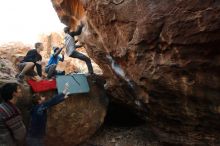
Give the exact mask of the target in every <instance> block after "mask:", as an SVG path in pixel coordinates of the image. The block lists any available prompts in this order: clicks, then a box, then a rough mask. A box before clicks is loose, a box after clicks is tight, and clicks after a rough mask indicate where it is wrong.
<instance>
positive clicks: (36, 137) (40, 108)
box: [27, 83, 69, 146]
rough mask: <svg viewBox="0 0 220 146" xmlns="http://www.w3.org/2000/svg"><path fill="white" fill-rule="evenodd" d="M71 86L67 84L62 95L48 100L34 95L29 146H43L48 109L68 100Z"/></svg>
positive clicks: (28, 137) (29, 129)
mask: <svg viewBox="0 0 220 146" xmlns="http://www.w3.org/2000/svg"><path fill="white" fill-rule="evenodd" d="M68 94H69V84H68V83H66V84H65V86H64V90H63V93H62V94H58V95H55V96H54V97H52V98H51V99H49V100H47V101H46V99H45V97H43V96H41V95H39V94H34V95H33V97H32V100H33V104H34V105H33V107H32V109H31V119H30V124H29V128H28V134H27V146H43V145H44V136H45V133H46V122H47V109H49V108H50V107H52V106H54V105H56V104H58V103H60V102H62V101H64V100H65V99H66V98H68Z"/></svg>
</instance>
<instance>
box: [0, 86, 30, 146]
mask: <svg viewBox="0 0 220 146" xmlns="http://www.w3.org/2000/svg"><path fill="white" fill-rule="evenodd" d="M21 95H22V94H21V89H20V88H19V86H18V84H17V83H7V84H5V85H4V86H3V87H2V89H1V98H2V99H3V102H2V103H1V104H0V146H21V145H24V140H25V136H26V128H25V125H24V123H23V121H22V117H21V112H20V110H19V109H18V108H17V107H16V106H15V104H16V102H17V100H18V98H20V97H21Z"/></svg>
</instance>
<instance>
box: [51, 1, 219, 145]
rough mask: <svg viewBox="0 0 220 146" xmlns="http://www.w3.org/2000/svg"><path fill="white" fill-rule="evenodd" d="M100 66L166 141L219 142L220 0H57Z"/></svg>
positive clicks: (118, 93) (116, 93)
mask: <svg viewBox="0 0 220 146" xmlns="http://www.w3.org/2000/svg"><path fill="white" fill-rule="evenodd" d="M51 1H52V3H53V5H54V8H55V10H56V11H57V13H58V16H59V18H60V19H61V21H62V22H63V23H65V24H67V25H69V26H71V27H72V28H73V29H74V28H75V26H76V24H78V23H79V22H78V21H80V20H82V21H83V22H84V23H85V24H86V25H85V27H84V29H83V33H82V35H81V36H80V38H79V39H80V41H81V42H82V43H85V45H86V49H87V52H88V54H89V56H90V57H92V58H93V60H94V61H95V62H96V63H97V64H98V65H99V66H100V67H101V69H102V70H103V73H104V74H103V75H104V76H105V78H106V79H107V84H106V87H107V88H108V91H110V93H111V95H112V97H113V99H115V100H116V101H120V102H122V103H124V104H128V105H130V106H131V107H133V108H134V109H136V110H137V111H138V114H140V115H141V116H142V117H143V118H145V119H147V121H148V122H149V126H151V127H152V128H153V129H154V130H153V131H154V132H155V133H156V134H157V136H158V139H159V140H160V141H161V142H164V144H186V145H187V144H188V145H193V144H203V145H204V144H210V145H217V144H219V143H220V141H219V138H218V137H219V136H220V133H219V130H220V123H219V120H220V110H219V109H220V108H219V107H220V99H219V97H220V76H219V74H220V70H219V66H220V51H219V50H220V49H219V46H220V15H219V13H220V2H219V1H213V0H206V1H204V0H202V1H201V0H173V1H171V0H155V1H151V0H135V1H134V0H103V1H100V0H51Z"/></svg>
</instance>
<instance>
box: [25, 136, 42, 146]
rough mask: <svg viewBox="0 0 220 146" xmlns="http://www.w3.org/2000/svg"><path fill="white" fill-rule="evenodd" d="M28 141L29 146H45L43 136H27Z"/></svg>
mask: <svg viewBox="0 0 220 146" xmlns="http://www.w3.org/2000/svg"><path fill="white" fill-rule="evenodd" d="M26 143H27V146H44V140H43V138H33V137H27V139H26Z"/></svg>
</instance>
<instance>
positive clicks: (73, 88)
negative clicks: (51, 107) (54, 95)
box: [56, 74, 90, 94]
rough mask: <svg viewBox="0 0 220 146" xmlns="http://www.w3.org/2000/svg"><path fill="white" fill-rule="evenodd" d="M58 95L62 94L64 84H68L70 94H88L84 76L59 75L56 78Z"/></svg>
mask: <svg viewBox="0 0 220 146" xmlns="http://www.w3.org/2000/svg"><path fill="white" fill-rule="evenodd" d="M56 82H57V90H58V93H62V92H63V89H64V86H65V83H66V82H68V83H69V92H70V94H77V93H88V92H89V90H90V89H89V84H88V81H87V78H86V76H85V75H84V74H71V75H60V76H57V77H56Z"/></svg>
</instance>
